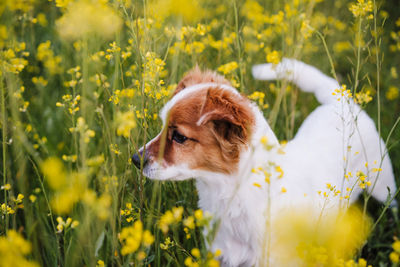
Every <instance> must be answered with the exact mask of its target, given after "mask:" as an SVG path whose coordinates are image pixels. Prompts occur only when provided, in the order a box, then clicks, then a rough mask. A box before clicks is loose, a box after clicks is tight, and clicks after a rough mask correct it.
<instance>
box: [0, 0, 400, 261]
mask: <svg viewBox="0 0 400 267" xmlns="http://www.w3.org/2000/svg"><path fill="white" fill-rule="evenodd" d="M282 57H290V58H297V59H300V60H303V61H305V62H307V63H310V64H312V65H315V66H317V67H318V68H320V69H321V70H323V71H324V72H325V73H327V74H331V75H332V76H333V75H334V74H335V75H336V78H337V79H338V80H339V81H340V83H341V84H346V85H347V88H348V89H349V90H350V91H351V93H352V95H353V96H354V98H355V99H356V101H357V102H359V103H360V104H361V105H362V106H363V107H364V108H365V109H366V110H367V112H368V113H369V114H370V116H371V117H372V118H373V119H374V120H375V122H376V124H377V127H378V130H379V131H380V133H381V135H382V137H383V139H384V140H385V141H386V144H387V147H388V148H389V155H390V157H391V159H392V162H393V165H394V171H395V176H396V177H397V178H399V177H400V144H399V141H400V129H399V128H400V126H399V125H398V124H399V120H400V101H399V99H400V95H399V94H400V92H399V87H400V82H399V81H400V65H399V62H400V6H399V3H398V2H397V1H395V0H391V1H389V0H387V1H380V0H374V1H369V0H336V1H328V0H283V1H274V0H242V1H239V0H220V1H215V0H139V1H133V0H1V1H0V129H1V152H0V155H1V156H0V158H1V163H0V166H1V168H0V179H1V182H0V185H1V191H0V205H1V211H0V212H1V218H0V266H149V265H150V266H219V262H218V256H219V254H220V253H223V252H221V251H216V252H210V251H208V250H207V247H206V245H205V244H206V241H207V238H209V237H206V236H203V235H202V229H204V228H212V225H211V223H210V215H209V214H206V213H205V212H203V211H202V210H200V209H198V208H197V195H196V190H195V186H194V183H193V182H192V181H185V182H179V183H176V182H175V183H171V182H157V181H151V180H148V179H146V178H145V177H143V175H142V174H141V172H140V171H138V170H136V169H135V168H134V167H133V165H132V163H131V160H130V157H131V155H132V154H133V153H135V152H136V151H137V149H138V148H140V147H141V146H142V145H143V144H144V143H146V141H148V140H149V139H151V138H153V137H154V136H155V135H156V134H157V133H158V131H159V130H160V128H161V121H160V120H159V118H158V112H159V110H160V109H161V107H162V106H163V104H164V103H165V102H166V101H167V100H168V99H169V97H170V95H171V92H173V90H174V88H175V86H176V84H177V82H178V81H179V79H180V78H181V77H182V75H183V74H184V73H185V72H187V71H188V70H190V69H191V68H192V67H194V66H195V65H196V64H198V65H199V66H200V67H202V68H210V69H213V70H216V71H218V72H219V73H221V74H223V75H225V76H226V77H227V78H228V79H229V80H230V81H231V82H232V85H233V86H234V87H236V88H238V90H239V91H241V92H242V93H244V94H246V95H248V96H249V98H250V99H252V100H253V101H255V102H256V103H258V104H259V106H260V108H261V109H262V110H263V112H264V114H265V116H266V117H267V118H268V119H269V122H270V125H271V127H272V128H273V129H274V131H275V132H276V133H277V134H278V137H279V138H280V139H281V140H288V139H291V138H292V137H293V135H294V134H295V132H296V129H297V128H298V126H299V125H300V124H301V122H302V121H303V119H304V118H305V117H306V116H307V114H309V113H310V112H311V111H312V110H313V108H314V107H316V106H317V102H316V100H315V99H314V97H313V96H312V95H308V94H304V93H300V92H299V90H298V89H297V88H295V87H294V86H292V85H287V84H281V83H268V84H267V83H262V82H255V81H254V80H253V79H252V77H251V72H250V69H251V66H252V65H254V64H257V63H264V62H272V63H278V62H279V61H280V60H281V58H282ZM397 182H398V183H399V179H397ZM364 187H365V185H364ZM328 189H329V187H328ZM398 199H399V198H398ZM360 203H361V205H363V206H364V211H363V212H364V213H368V214H369V215H370V216H371V218H372V224H371V225H372V226H371V227H372V228H371V234H370V236H369V237H368V239H367V242H364V241H365V240H363V242H364V243H363V247H362V248H360V249H359V250H358V251H356V253H354V254H351V256H350V257H348V258H346V259H340V260H341V261H337V262H336V263H335V264H333V261H331V260H328V259H332V257H333V256H332V255H328V254H329V253H330V252H329V250H328V251H327V250H324V249H323V248H322V247H321V248H319V249H315V248H310V249H309V250H308V254H307V255H308V256H307V257H308V259H307V260H306V261H305V262H308V265H307V266H367V265H373V266H399V261H400V260H399V257H400V221H399V216H398V214H397V213H396V210H395V211H393V210H391V209H390V208H388V205H385V204H382V203H377V202H375V201H374V200H373V199H372V198H369V195H368V194H364V198H362V199H360ZM386 204H388V203H386ZM327 231H335V228H333V229H327ZM334 234H335V233H334ZM338 234H339V233H338ZM337 240H338V242H341V241H340V238H339V239H337ZM343 240H347V239H343ZM338 262H339V263H338ZM305 266H306V265H305Z"/></svg>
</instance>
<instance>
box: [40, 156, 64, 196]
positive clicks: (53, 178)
mask: <svg viewBox="0 0 400 267" xmlns="http://www.w3.org/2000/svg"><path fill="white" fill-rule="evenodd" d="M41 169H42V172H43V174H44V176H45V179H46V181H47V183H48V185H49V186H50V188H51V189H53V190H59V189H61V188H63V187H64V186H65V185H66V174H65V172H64V165H63V164H62V162H61V160H59V159H58V158H55V157H52V158H48V159H46V160H45V161H44V162H43V163H42V165H41Z"/></svg>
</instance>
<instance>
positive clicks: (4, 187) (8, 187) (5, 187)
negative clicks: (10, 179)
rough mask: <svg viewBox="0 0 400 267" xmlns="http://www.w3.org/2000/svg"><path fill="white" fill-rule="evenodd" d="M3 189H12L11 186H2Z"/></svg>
mask: <svg viewBox="0 0 400 267" xmlns="http://www.w3.org/2000/svg"><path fill="white" fill-rule="evenodd" d="M1 189H4V190H10V189H11V185H10V184H5V185H2V186H1Z"/></svg>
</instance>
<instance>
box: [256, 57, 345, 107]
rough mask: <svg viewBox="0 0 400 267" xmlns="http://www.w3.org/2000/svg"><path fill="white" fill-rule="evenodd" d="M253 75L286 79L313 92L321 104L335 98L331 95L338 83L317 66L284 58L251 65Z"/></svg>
mask: <svg viewBox="0 0 400 267" xmlns="http://www.w3.org/2000/svg"><path fill="white" fill-rule="evenodd" d="M252 72H253V76H254V78H255V79H258V80H281V79H286V80H288V81H291V82H293V83H294V84H296V85H297V86H298V87H299V88H300V89H301V90H302V91H304V92H310V93H314V95H315V97H316V98H317V100H318V101H319V102H320V103H321V104H329V103H332V102H333V101H335V100H336V98H335V97H334V96H333V95H332V92H333V91H334V90H335V89H339V87H340V86H339V83H338V82H337V81H336V80H335V79H333V78H331V77H328V76H327V75H325V74H323V73H322V72H321V71H320V70H318V69H317V68H315V67H313V66H310V65H307V64H305V63H304V62H301V61H298V60H295V59H288V58H284V59H283V60H282V61H281V62H280V63H279V64H277V65H273V64H260V65H255V66H253V69H252Z"/></svg>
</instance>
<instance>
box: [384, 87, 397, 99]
mask: <svg viewBox="0 0 400 267" xmlns="http://www.w3.org/2000/svg"><path fill="white" fill-rule="evenodd" d="M385 96H386V98H387V100H395V99H397V98H398V97H399V88H397V87H396V86H390V87H389V89H388V90H387V91H386V94H385Z"/></svg>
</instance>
